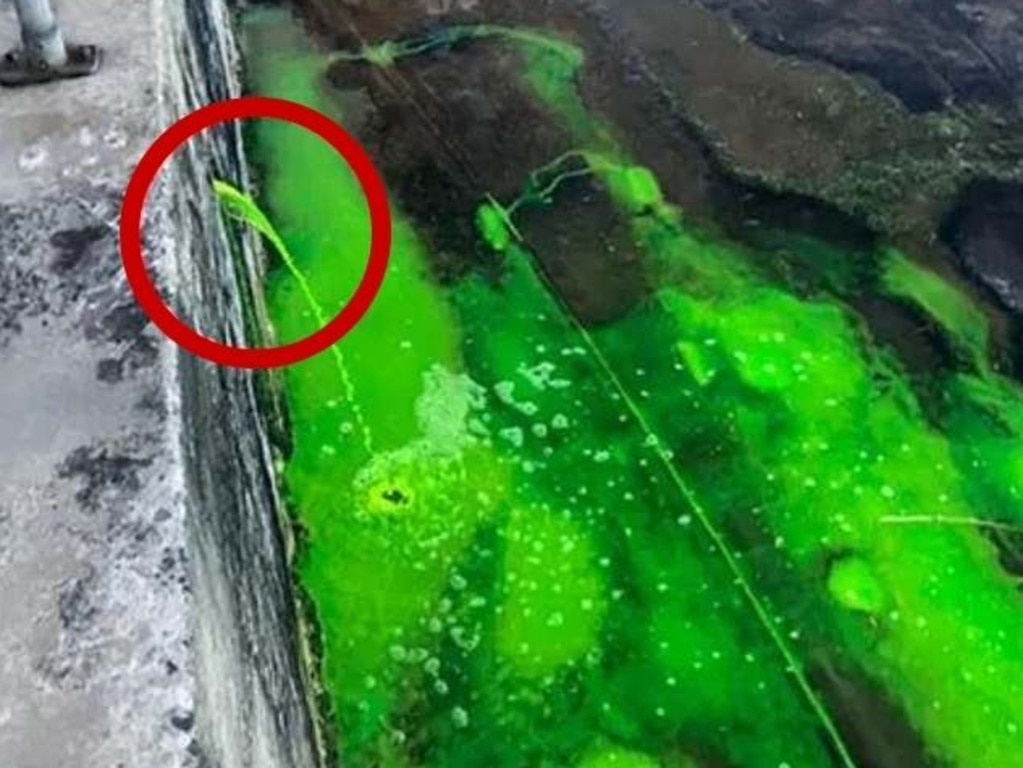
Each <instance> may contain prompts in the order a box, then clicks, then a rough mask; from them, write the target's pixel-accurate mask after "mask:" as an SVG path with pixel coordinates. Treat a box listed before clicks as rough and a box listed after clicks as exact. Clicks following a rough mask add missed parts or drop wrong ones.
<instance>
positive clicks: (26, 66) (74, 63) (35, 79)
mask: <svg viewBox="0 0 1023 768" xmlns="http://www.w3.org/2000/svg"><path fill="white" fill-rule="evenodd" d="M102 60H103V55H102V51H101V49H100V48H98V47H97V46H95V45H69V46H68V47H67V61H66V62H64V63H63V64H60V65H53V64H48V63H46V62H45V61H43V60H42V59H41V58H39V57H38V56H34V55H32V54H31V53H30V52H28V51H26V50H25V49H24V48H16V49H15V50H13V51H9V52H8V53H6V54H4V56H3V58H0V85H3V86H7V87H8V88H17V87H20V86H25V85H36V84H38V83H48V82H50V81H52V80H63V79H66V78H71V77H85V76H87V75H91V74H93V73H95V72H96V71H97V70H98V69H99V67H100V64H101V63H102Z"/></svg>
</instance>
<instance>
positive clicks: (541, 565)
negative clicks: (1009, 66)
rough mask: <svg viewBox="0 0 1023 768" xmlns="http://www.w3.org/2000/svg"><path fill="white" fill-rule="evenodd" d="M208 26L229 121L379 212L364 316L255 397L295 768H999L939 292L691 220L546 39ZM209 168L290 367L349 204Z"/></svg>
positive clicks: (988, 457) (321, 293)
mask: <svg viewBox="0 0 1023 768" xmlns="http://www.w3.org/2000/svg"><path fill="white" fill-rule="evenodd" d="M244 33H245V36H246V41H247V50H248V55H247V72H248V78H249V86H250V88H251V89H252V91H253V92H256V93H260V94H266V95H272V96H278V97H284V98H288V99H292V100H295V101H300V102H303V103H306V104H309V105H311V106H314V107H316V108H318V109H320V110H323V111H325V112H327V113H329V114H331V115H333V116H334V117H336V118H337V119H338V120H339V121H341V122H343V123H344V124H345V125H346V126H347V127H349V128H350V129H351V130H353V131H355V132H356V133H357V134H358V135H359V136H360V138H361V139H362V140H363V141H364V143H365V144H366V145H367V147H368V149H369V150H370V152H371V153H372V154H373V155H374V157H375V158H377V159H378V162H379V164H380V166H381V168H382V169H383V171H384V173H385V175H386V177H387V181H388V183H389V186H390V188H391V190H392V193H393V194H394V199H393V203H394V208H395V212H396V238H395V245H394V251H393V263H392V266H391V268H390V273H389V275H388V278H387V282H386V284H385V287H384V289H383V292H382V294H381V296H380V298H379V300H378V302H377V303H376V305H375V306H374V307H373V309H372V310H371V312H370V313H369V315H368V316H367V318H366V319H365V321H364V322H363V323H362V324H361V325H360V326H359V327H358V328H357V329H356V331H355V332H354V333H352V334H351V335H350V336H349V337H348V338H346V339H345V340H344V341H343V342H342V343H340V344H339V345H338V346H337V347H336V348H334V349H332V350H331V351H329V352H328V353H324V354H322V355H320V356H319V357H318V358H315V359H313V360H310V361H308V362H306V363H303V364H301V365H298V366H296V367H294V368H292V369H290V370H288V371H287V374H286V377H285V381H286V399H287V406H288V408H289V411H290V417H291V429H292V434H291V440H290V443H291V445H290V451H289V454H288V455H287V456H286V459H285V461H284V462H283V465H282V467H281V472H282V482H283V484H284V486H285V488H286V492H287V498H288V500H289V503H290V506H291V510H292V513H293V515H294V517H295V518H296V520H297V521H298V523H299V524H300V526H301V528H302V530H303V537H302V546H301V549H300V553H299V556H298V559H297V562H296V578H297V579H298V580H299V582H300V584H301V588H302V590H303V592H304V594H305V595H306V597H307V599H308V601H309V604H310V607H311V612H312V614H313V615H314V616H315V620H316V624H317V631H318V632H319V638H320V642H319V643H317V644H316V645H317V651H318V653H317V659H316V663H317V666H318V670H317V671H318V674H319V675H320V678H321V681H322V686H323V689H324V691H325V695H324V697H323V700H324V708H323V715H324V717H325V718H326V719H327V727H328V730H329V732H330V734H331V741H332V743H333V744H334V746H335V749H334V754H333V755H332V756H331V759H332V760H333V761H336V763H337V764H338V765H345V766H349V767H350V768H369V767H370V766H380V767H386V768H405V767H408V768H411V767H412V766H416V767H417V768H419V767H423V768H425V767H427V766H429V767H434V768H476V767H477V766H479V767H481V768H484V767H485V768H539V767H547V766H549V767H550V768H555V767H558V768H561V767H563V766H567V767H569V768H696V767H698V766H700V767H706V768H719V767H721V768H725V767H733V766H734V767H736V768H782V767H783V766H790V767H791V768H817V767H818V766H820V767H823V766H843V767H844V768H849V767H851V766H860V767H861V768H866V767H867V766H892V767H893V768H894V767H897V768H912V767H913V766H925V765H926V766H958V767H961V768H980V767H981V766H983V767H985V768H987V767H992V768H994V767H997V768H1012V766H1021V765H1023V605H1021V602H1020V594H1019V591H1018V584H1017V581H1016V578H1015V577H1014V575H1013V574H1012V572H1011V567H1010V566H1011V565H1012V562H1011V560H1012V559H1011V554H1012V552H1013V549H1012V546H1013V543H1016V544H1018V543H1019V537H1018V531H1019V527H1018V526H1023V500H1021V492H1023V443H1021V442H1020V439H1019V438H1020V434H1021V432H1023V392H1021V390H1020V388H1019V386H1018V385H1017V384H1016V383H1014V382H1012V381H1010V380H1007V379H1006V378H1004V377H1002V376H1001V375H1000V374H999V373H998V371H997V370H995V369H994V368H993V367H992V366H991V365H990V363H989V359H990V358H991V354H990V352H991V350H990V349H989V346H990V345H991V343H992V342H991V338H990V334H989V332H988V330H987V328H988V322H989V321H988V316H987V315H986V314H985V312H984V311H982V309H980V308H979V307H978V306H976V305H975V304H974V303H973V302H974V300H973V299H972V298H971V297H970V296H969V295H968V294H967V293H964V292H963V291H962V290H961V289H960V287H958V286H957V285H955V284H952V283H949V282H946V280H945V279H943V278H942V277H940V276H939V275H937V274H935V273H931V272H929V271H927V270H925V269H923V268H921V267H920V266H918V265H917V263H916V261H914V260H913V258H912V254H903V253H900V252H898V251H897V250H895V249H893V248H890V247H884V246H876V245H863V246H852V245H848V244H847V245H844V246H839V245H835V243H834V241H833V240H831V241H829V240H824V239H821V238H819V237H815V236H813V235H810V234H807V233H805V232H796V231H790V230H786V229H785V228H778V229H771V228H770V226H769V223H768V226H761V228H760V229H759V230H758V234H757V235H756V236H750V237H743V238H741V239H739V238H736V237H733V236H729V235H727V234H726V232H727V231H728V230H727V228H724V227H715V226H714V225H713V223H712V222H710V223H708V222H706V221H705V222H703V223H702V224H698V223H697V222H695V221H693V220H691V219H690V217H689V216H688V215H687V213H686V211H685V210H682V209H680V207H679V206H678V205H677V204H675V203H674V202H673V201H672V200H671V199H669V198H668V197H667V196H666V195H665V193H664V192H663V191H662V190H663V189H664V188H666V187H667V186H668V184H667V180H666V179H663V178H659V177H658V175H657V173H656V172H655V171H654V170H653V169H651V168H647V167H644V166H642V165H640V164H638V163H637V161H636V160H634V158H633V157H632V155H631V154H630V149H629V147H630V137H629V136H628V135H627V134H625V133H623V129H622V128H621V127H620V126H619V125H617V124H616V123H615V122H614V121H613V120H611V119H610V118H609V117H607V116H605V115H603V114H601V113H600V112H598V111H597V110H595V109H594V108H592V107H591V106H590V105H588V103H587V102H586V101H585V100H584V99H583V98H582V96H581V95H580V92H579V89H578V81H579V80H578V71H579V69H580V68H581V67H585V66H586V58H585V54H584V51H583V50H582V49H580V48H576V47H575V46H573V45H571V44H569V43H568V42H567V41H566V40H563V39H561V38H559V37H557V36H555V35H554V34H553V33H548V32H544V31H543V30H527V29H508V28H502V27H494V26H487V27H473V28H441V29H439V30H438V28H437V27H436V26H435V27H433V28H432V32H431V35H432V36H429V37H416V38H414V39H411V40H406V41H395V42H392V43H390V44H388V45H386V46H384V47H377V48H374V49H369V50H366V51H363V52H358V53H349V54H347V55H344V56H338V55H337V54H336V53H335V54H333V55H332V54H329V53H325V52H322V51H321V50H320V49H318V48H317V47H316V46H314V44H313V43H312V42H310V40H309V39H308V38H307V37H306V36H305V33H304V32H303V31H302V30H301V27H300V26H299V25H298V24H297V23H296V22H295V21H294V20H293V19H292V18H291V17H290V16H289V14H287V13H285V12H280V11H274V10H265V9H264V10H256V11H253V12H251V13H249V14H248V15H247V17H246V19H245V21H244ZM459 82H461V83H463V85H462V86H461V88H458V87H455V85H456V84H457V83H459ZM481 89H482V91H483V92H482V95H481ZM431 93H432V94H434V97H435V98H436V99H437V101H436V102H431V101H430V100H429V99H428V98H427V97H426V96H424V94H427V95H428V94H431ZM472 109H476V110H478V111H480V114H479V115H478V117H479V119H478V120H476V121H474V120H467V119H464V118H466V117H467V116H468V117H471V116H472V114H470V113H467V112H466V110H472ZM481 110H488V111H487V112H486V113H485V114H484V113H483V111H481ZM515 115H517V116H518V120H519V122H518V124H514V121H513V120H512V119H511V118H512V117H513V116H515ZM523 121H528V124H527V123H526V122H523ZM249 142H250V146H249V150H250V153H251V155H252V156H253V157H254V158H255V165H256V170H257V175H258V177H259V179H260V199H259V201H258V205H259V206H260V207H261V208H262V210H263V211H264V212H265V214H266V217H267V219H268V220H269V222H272V226H273V228H274V229H275V232H276V237H279V239H280V241H281V242H283V243H284V244H286V249H287V252H288V255H289V259H290V261H291V262H292V264H291V265H290V266H289V265H287V264H285V263H284V261H283V260H282V259H278V260H277V262H276V263H277V266H276V267H275V268H274V269H273V270H272V271H271V273H270V275H269V278H268V282H267V286H266V289H267V292H268V297H269V305H270V310H271V316H272V319H273V322H274V324H275V326H276V331H277V333H278V335H279V336H280V338H281V340H282V341H291V340H293V339H295V338H298V337H300V336H304V335H306V334H307V333H309V332H310V331H312V330H313V329H315V328H316V327H317V325H318V322H319V319H320V318H322V317H323V316H329V315H331V314H333V313H334V312H335V311H336V310H337V308H338V307H340V306H341V304H342V303H343V302H344V301H345V300H346V299H347V298H348V296H350V294H351V292H352V290H353V288H354V285H355V283H356V281H357V280H358V278H359V276H360V273H361V270H362V269H363V267H364V263H363V261H362V259H363V258H364V257H363V254H365V253H366V251H367V245H368V236H369V235H368V227H367V216H366V210H365V204H364V202H363V201H362V198H361V195H360V193H359V188H358V186H357V184H356V182H355V180H354V178H353V177H352V175H351V173H350V172H349V171H348V170H347V168H346V167H345V165H344V163H343V162H342V161H341V160H340V159H339V158H337V157H336V156H334V155H333V154H332V151H331V150H330V149H329V148H328V147H327V146H326V145H325V144H324V143H322V142H321V141H320V140H319V139H317V138H315V137H313V136H312V135H309V134H305V133H303V132H302V131H301V130H299V129H297V128H293V127H289V126H287V125H284V124H279V123H271V122H267V123H260V124H258V126H257V127H256V128H255V129H254V130H253V131H252V132H251V134H250V136H249ZM494 146H500V158H504V160H503V162H497V161H495V160H494V158H495V157H498V154H497V153H496V151H495V150H494V149H493V147H494ZM242 219H243V221H242V222H241V223H239V224H238V226H245V224H244V216H243V217H242ZM271 250H273V246H271ZM278 255H280V253H279V249H278ZM299 278H301V279H299ZM864 307H868V308H870V307H873V310H872V311H873V312H874V315H871V314H870V312H869V311H868V309H864ZM878 307H883V308H887V309H889V310H890V312H888V314H887V315H885V314H884V313H883V312H881V311H880V310H878V309H877V308H878ZM875 315H876V316H875ZM878 316H881V317H882V318H887V319H888V320H889V321H890V322H895V323H897V322H898V321H899V320H900V319H901V320H902V321H905V319H906V318H910V320H911V321H912V322H909V324H908V327H911V328H915V329H917V331H918V330H919V327H920V326H923V327H926V328H927V329H929V334H930V335H931V336H932V337H933V338H934V339H937V340H939V341H940V343H938V341H935V342H934V343H933V344H932V346H933V347H934V350H932V354H919V355H917V356H916V357H914V355H913V352H914V349H909V350H908V351H907V350H905V349H899V348H898V344H897V343H895V344H894V345H893V344H891V343H888V342H886V341H885V338H884V336H885V334H884V332H883V326H884V323H881V322H879V321H878ZM893 318H894V319H893ZM897 327H901V328H902V330H903V331H905V327H906V326H897ZM879 329H880V330H879ZM888 335H889V336H891V335H892V334H891V333H889V334H888ZM895 335H896V336H897V335H898V334H895ZM920 338H921V339H923V337H920ZM927 344H928V342H927V341H926V340H918V341H916V342H914V344H911V345H909V346H910V347H915V348H920V347H926V346H927ZM916 351H919V349H917V350H916ZM925 351H926V350H925ZM1017 565H1018V563H1017Z"/></svg>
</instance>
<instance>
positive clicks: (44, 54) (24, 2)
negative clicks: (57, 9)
mask: <svg viewBox="0 0 1023 768" xmlns="http://www.w3.org/2000/svg"><path fill="white" fill-rule="evenodd" d="M14 7H15V9H16V10H17V12H18V21H19V22H20V23H21V41H22V44H23V45H24V46H25V52H26V53H27V54H28V55H29V56H33V57H35V58H36V59H39V60H42V61H45V62H46V63H47V64H49V65H50V66H51V67H62V66H64V64H66V63H67V46H65V45H64V35H63V34H62V33H61V31H60V26H58V24H57V17H56V15H54V13H53V8H52V7H51V6H50V0H14Z"/></svg>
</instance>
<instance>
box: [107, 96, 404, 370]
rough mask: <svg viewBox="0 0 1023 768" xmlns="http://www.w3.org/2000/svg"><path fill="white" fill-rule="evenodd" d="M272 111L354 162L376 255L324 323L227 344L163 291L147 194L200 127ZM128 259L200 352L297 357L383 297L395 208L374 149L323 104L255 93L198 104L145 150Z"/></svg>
mask: <svg viewBox="0 0 1023 768" xmlns="http://www.w3.org/2000/svg"><path fill="white" fill-rule="evenodd" d="M242 118H271V119H275V120H284V121H286V122H289V123H294V124H295V125H298V126H301V127H302V128H305V129H306V130H308V131H312V132H313V133H315V134H316V135H318V136H319V137H320V138H322V139H323V140H324V141H326V142H327V143H328V144H330V145H331V146H332V147H333V148H334V149H335V150H337V152H338V154H340V155H341V156H342V157H343V158H344V159H345V162H347V163H348V165H349V166H350V167H351V169H352V171H353V172H354V173H355V175H356V177H357V178H358V180H359V183H360V184H361V186H362V191H363V194H364V195H365V197H366V202H367V203H368V204H369V215H370V222H371V224H372V238H371V240H370V249H369V261H368V263H367V264H366V271H365V272H364V273H363V276H362V280H361V282H360V283H359V285H358V287H357V288H356V290H355V293H354V294H353V295H352V298H351V300H350V301H349V302H348V303H347V304H346V305H345V306H344V307H342V309H341V311H340V312H339V313H338V314H337V316H336V317H335V318H334V319H333V320H331V321H330V322H329V323H327V325H325V326H324V327H323V328H321V329H320V330H318V331H316V332H315V333H313V334H311V335H309V336H307V337H305V338H304V339H299V340H298V341H296V342H293V343H291V344H286V345H283V346H278V347H265V348H258V349H254V348H248V347H235V346H231V345H229V344H222V343H220V342H219V341H215V340H213V339H210V338H208V337H206V336H203V335H202V334H200V333H198V332H197V331H196V330H194V329H193V328H190V327H189V326H188V325H186V324H185V323H183V322H182V321H181V320H180V319H179V318H178V317H177V316H176V315H175V314H174V312H173V311H172V310H171V309H170V307H168V306H167V304H166V302H164V300H163V299H162V298H161V296H160V294H159V293H158V292H157V290H156V286H155V285H154V284H153V281H152V279H151V278H150V276H149V272H148V271H147V270H146V265H145V261H144V258H143V253H142V213H143V209H144V208H145V203H146V196H147V195H148V193H149V188H150V187H151V186H152V184H153V181H154V180H155V179H156V175H157V174H158V173H159V172H160V169H161V168H162V167H163V164H164V163H165V162H166V161H167V159H168V158H169V157H170V156H171V155H172V154H173V153H174V152H175V150H177V149H178V147H180V146H181V145H182V144H184V143H185V142H186V141H188V139H190V138H191V137H192V136H194V135H195V134H197V133H199V132H200V131H202V130H204V129H206V128H210V127H212V126H214V125H218V124H220V123H223V122H227V121H228V120H239V119H242ZM120 229H121V260H122V261H123V263H124V271H125V274H126V275H127V277H128V283H129V284H130V285H131V289H132V291H133V292H134V293H135V298H136V299H137V300H138V303H139V306H141V307H142V309H143V310H144V311H145V313H146V314H147V315H148V316H149V318H150V319H151V320H152V321H153V323H154V324H155V325H156V327H157V328H159V329H160V330H161V331H163V332H164V333H165V334H166V335H167V336H168V337H169V338H170V339H171V340H172V341H174V342H175V343H176V344H178V345H179V346H181V347H183V348H185V349H187V350H188V351H189V352H191V353H192V354H194V355H197V356H198V357H201V358H204V359H206V360H209V361H210V362H213V363H217V364H218V365H225V366H231V367H234V368H279V367H282V366H287V365H294V364H295V363H299V362H301V361H303V360H306V359H308V358H310V357H312V356H313V355H315V354H317V353H318V352H322V351H323V350H325V349H327V348H328V347H330V346H331V345H332V344H334V343H336V342H337V341H339V340H340V339H341V338H342V337H343V336H344V335H345V334H346V333H348V332H349V331H350V330H352V328H354V327H355V326H356V324H357V323H358V322H359V321H360V320H361V319H362V318H363V316H364V315H365V314H366V312H367V311H368V310H369V308H370V305H372V303H373V300H374V299H376V297H377V294H378V293H379V291H380V286H381V285H382V284H383V280H384V275H385V274H386V272H387V262H388V260H389V258H390V254H391V211H390V205H389V203H388V199H387V189H386V188H385V186H384V182H383V180H382V179H381V178H380V174H379V173H378V172H377V170H376V168H375V167H374V165H373V162H372V161H371V160H370V159H369V155H367V154H366V151H365V150H364V149H363V148H362V147H361V146H360V145H359V143H358V142H357V141H356V140H355V139H354V138H352V137H351V136H350V135H349V134H348V132H347V131H345V129H344V128H342V127H341V126H340V125H338V124H337V123H335V122H334V121H333V120H331V119H330V118H329V117H327V116H326V115H324V114H322V113H320V112H317V111H316V110H315V109H311V108H309V107H306V106H303V105H302V104H296V103H295V102H292V101H285V100H283V99H271V98H266V97H261V96H249V97H245V98H239V99H228V100H226V101H218V102H215V103H213V104H210V105H208V106H205V107H203V108H201V109H198V110H196V111H195V112H192V113H191V114H189V115H187V116H185V117H184V118H182V119H181V120H179V121H178V122H176V123H174V125H172V126H171V127H170V128H168V129H167V130H166V131H164V132H163V133H162V134H161V135H160V137H159V138H158V139H157V140H156V141H155V142H153V145H152V146H151V147H150V148H149V149H148V150H146V153H145V154H144V155H143V156H142V159H141V160H140V161H139V164H138V166H137V167H136V168H135V172H134V173H133V174H132V176H131V179H130V180H129V181H128V187H127V189H126V190H125V193H124V202H123V203H122V205H121V227H120Z"/></svg>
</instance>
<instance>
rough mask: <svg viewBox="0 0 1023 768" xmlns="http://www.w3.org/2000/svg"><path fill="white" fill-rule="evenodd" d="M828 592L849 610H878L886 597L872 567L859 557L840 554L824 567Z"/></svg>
mask: <svg viewBox="0 0 1023 768" xmlns="http://www.w3.org/2000/svg"><path fill="white" fill-rule="evenodd" d="M828 592H830V593H831V596H832V597H834V598H835V600H837V601H838V603H839V604H841V605H842V606H843V607H845V608H848V609H849V610H852V611H862V612H863V613H871V614H879V613H881V611H882V610H884V608H885V606H886V604H887V602H888V599H887V596H886V595H885V592H884V588H883V587H882V586H881V583H880V582H879V581H878V579H877V574H876V573H874V569H873V567H872V566H871V565H870V563H868V562H867V561H866V560H863V559H862V558H859V557H843V558H840V559H839V560H837V561H835V562H834V563H832V565H831V568H830V569H829V570H828Z"/></svg>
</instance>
